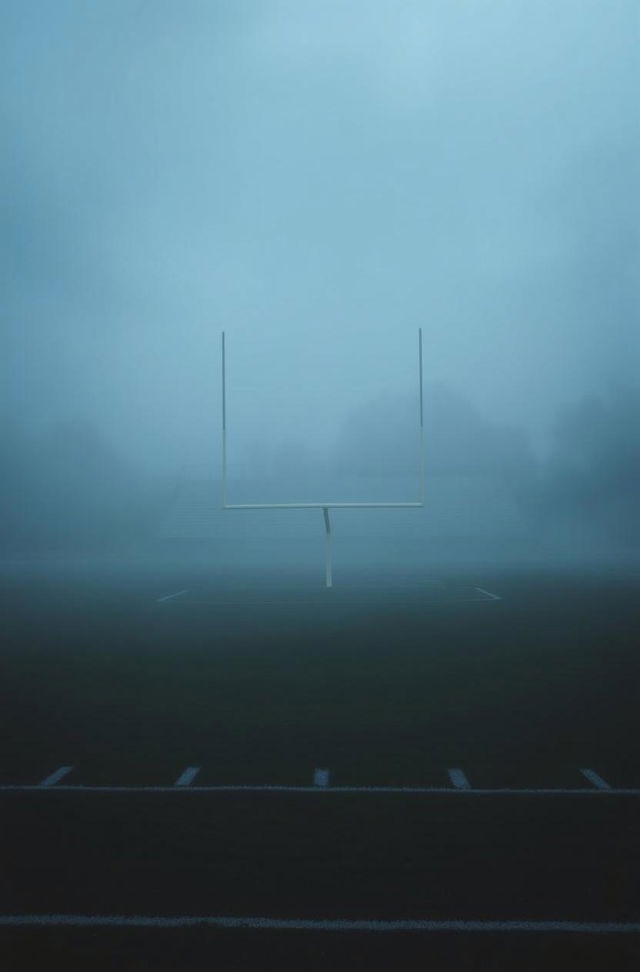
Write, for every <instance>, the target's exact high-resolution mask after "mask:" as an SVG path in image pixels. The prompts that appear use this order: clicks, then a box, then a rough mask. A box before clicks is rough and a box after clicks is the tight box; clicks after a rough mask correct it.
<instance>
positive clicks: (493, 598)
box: [474, 587, 502, 601]
mask: <svg viewBox="0 0 640 972" xmlns="http://www.w3.org/2000/svg"><path fill="white" fill-rule="evenodd" d="M474 591H479V593H480V594H484V595H485V596H486V597H488V598H489V600H490V601H501V600H502V598H501V597H499V595H498V594H492V593H491V591H485V589H484V588H483V587H474Z"/></svg>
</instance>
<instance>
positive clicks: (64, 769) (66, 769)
mask: <svg viewBox="0 0 640 972" xmlns="http://www.w3.org/2000/svg"><path fill="white" fill-rule="evenodd" d="M72 769H73V766H61V767H60V768H59V769H57V770H54V772H53V773H50V774H49V776H45V778H44V779H43V780H42V782H41V783H38V786H55V785H56V783H57V782H58V780H61V779H62V777H63V776H66V775H67V773H70V772H71V770H72Z"/></svg>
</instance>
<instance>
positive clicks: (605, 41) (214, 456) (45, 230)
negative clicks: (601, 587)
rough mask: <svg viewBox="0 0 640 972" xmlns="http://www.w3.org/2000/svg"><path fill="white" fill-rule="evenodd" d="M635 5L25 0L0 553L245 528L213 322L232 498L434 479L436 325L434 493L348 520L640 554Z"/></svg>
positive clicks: (6, 295)
mask: <svg viewBox="0 0 640 972" xmlns="http://www.w3.org/2000/svg"><path fill="white" fill-rule="evenodd" d="M639 20H640V18H639V16H638V7H637V4H636V3H635V0H611V2H608V3H602V2H596V0H535V2H533V0H496V2H494V3H491V4H483V5H478V4H475V3H472V2H470V0H431V2H429V0H420V2H418V0H416V2H413V0H407V2H404V3H400V4H398V3H392V2H390V0H373V2H365V0H354V2H350V3H341V2H338V0H323V2H320V0H309V2H304V3H299V2H296V0H288V2H284V0H281V2H278V0H240V2H237V0H226V2H223V0H214V2H199V0H185V2H182V3H179V4H178V3H172V2H165V0H162V2H160V0H158V2H131V0H110V2H95V3H89V4H88V3H84V2H81V0H62V2H59V3H56V4H51V3H47V2H44V0H27V2H24V0H21V2H17V0H7V2H5V3H4V4H3V5H2V12H1V14H0V49H1V57H0V61H1V65H2V67H1V71H2V84H1V86H0V108H1V111H2V119H3V131H4V139H3V142H4V151H3V153H2V155H1V157H0V194H1V198H2V213H3V216H2V221H1V224H0V236H1V240H2V325H1V330H0V351H1V353H0V372H1V373H0V387H1V389H2V390H1V397H0V457H1V458H0V461H1V465H2V480H1V482H0V523H1V525H0V548H1V549H2V550H3V551H4V552H5V554H10V555H14V554H15V553H20V552H34V551H49V550H67V549H70V550H71V549H73V550H78V549H82V550H86V549H103V548H105V547H108V548H110V549H113V548H116V549H121V548H132V547H135V548H137V547H142V548H143V547H145V545H146V546H148V545H150V544H151V545H154V544H157V543H159V542H160V543H165V544H171V542H174V541H179V540H198V539H205V540H206V541H207V542H208V543H210V544H211V545H215V544H216V543H217V544H218V546H220V547H221V548H223V549H227V548H226V547H225V544H226V545H227V546H229V545H230V544H231V543H232V541H233V538H234V531H236V532H237V533H238V535H240V534H243V535H244V534H246V533H247V531H250V529H253V527H252V526H251V527H248V526H247V525H246V523H247V522H250V523H251V524H254V523H257V522H258V521H257V520H256V519H255V517H254V515H253V514H252V515H251V516H252V518H251V520H250V521H245V522H244V523H241V520H239V519H237V518H238V517H240V518H241V517H242V513H240V512H232V511H229V512H227V513H220V514H219V506H220V488H219V479H220V474H221V467H220V426H221V380H220V334H221V331H222V330H224V331H225V333H226V337H227V348H228V362H227V363H228V372H227V379H228V433H229V479H230V499H231V500H233V499H234V498H235V499H237V500H238V501H243V500H244V501H257V502H259V501H260V500H261V499H266V500H268V501H272V502H287V501H307V502H308V501H321V500H341V499H345V500H357V499H361V500H371V501H373V500H399V501H410V500H412V499H415V498H417V496H418V495H419V458H418V414H419V413H418V360H417V347H418V346H417V331H418V328H421V329H422V339H423V349H424V418H425V457H426V509H425V513H424V517H422V514H421V513H419V514H418V518H417V519H416V517H415V516H414V511H411V512H409V511H402V510H398V511H394V512H393V513H391V512H389V513H385V514H384V516H382V515H380V514H378V513H376V512H375V511H374V513H369V512H367V513H366V515H365V514H364V512H363V513H362V514H361V513H360V511H353V512H350V513H349V514H348V515H347V513H346V512H345V513H343V515H342V516H341V518H339V523H338V530H341V531H342V532H343V535H344V536H346V537H348V535H349V534H348V531H349V529H351V528H353V530H355V531H356V533H357V531H358V530H360V531H361V532H363V533H370V534H376V531H377V530H378V524H381V526H380V536H381V537H386V538H387V539H388V538H392V539H393V538H395V539H396V540H397V542H398V544H399V548H398V549H400V550H401V551H402V550H404V549H405V547H404V546H403V544H405V546H406V549H409V540H411V542H412V543H413V546H412V547H411V550H412V551H413V552H412V556H413V557H415V556H416V554H415V550H416V549H418V550H421V549H422V547H421V544H422V543H423V541H424V549H425V550H427V548H428V544H429V538H433V537H438V538H439V539H440V542H441V543H442V544H444V545H445V546H446V544H447V542H448V540H449V539H450V540H451V541H452V542H453V541H455V544H454V545H453V548H452V549H454V550H455V549H459V546H456V544H458V545H459V544H460V543H461V542H464V541H465V540H466V539H468V538H471V539H473V538H479V537H480V538H482V545H483V546H482V549H483V551H485V552H486V551H490V550H492V549H495V550H499V549H502V545H504V543H505V542H506V541H509V542H511V541H513V543H514V544H515V545H516V546H515V547H509V550H511V551H512V550H513V549H516V548H517V550H518V551H519V554H520V555H522V556H524V555H526V553H527V551H536V552H538V553H540V552H541V553H543V554H544V555H545V556H546V555H552V554H553V553H555V552H560V553H566V552H567V551H573V552H575V554H576V556H578V557H581V556H584V557H585V558H587V557H591V556H592V555H594V554H598V553H606V554H607V555H610V554H614V555H616V556H618V555H619V556H627V555H633V554H635V553H637V551H638V548H639V547H640V515H639V512H638V499H637V497H638V487H639V486H640V421H639V419H640V379H639V377H638V376H639V374H640V368H639V365H640V336H639V335H640V329H639V328H638V324H637V316H638V302H639V301H638V298H639V296H640V294H639V279H640V275H639V270H640V258H639V248H638V235H639V230H638V227H639V226H640V212H639V208H640V202H639V200H640V192H639V189H640V185H639V181H640V180H639V178H638V172H639V171H640V166H639V162H640V151H639V148H640V131H639V124H640V123H639V121H638V112H637V91H638V82H639V81H640V70H639V67H638V53H637V52H638V39H639V38H638V34H639ZM209 509H210V511H211V515H209V513H208V510H209ZM316 513H317V511H315V513H314V516H315V514H316ZM265 516H266V519H265V520H264V522H268V516H267V515H265ZM358 517H360V519H358ZM420 517H422V519H421V518H420ZM229 518H231V519H229ZM263 519H264V518H263ZM315 519H318V517H317V516H315ZM356 520H357V523H356ZM260 522H262V521H260ZM273 523H274V526H273V529H272V533H271V534H269V535H267V534H265V535H264V536H262V538H261V535H260V533H259V529H261V528H258V535H257V540H256V542H258V543H261V544H263V545H264V546H265V548H266V549H267V550H268V549H269V545H270V544H271V545H273V544H276V543H281V549H282V545H284V547H285V548H286V544H287V543H291V544H292V546H291V551H292V553H291V556H292V557H295V556H296V555H297V554H296V552H295V551H297V549H298V548H297V547H295V544H294V543H293V542H294V541H295V540H296V538H297V537H299V538H300V539H304V537H305V536H306V533H305V530H306V525H305V524H306V520H305V519H304V518H300V517H297V514H296V513H295V512H294V511H291V513H287V514H286V515H285V519H282V518H280V519H278V520H277V521H273ZM314 523H315V520H314ZM185 524H187V526H185ZM279 524H285V526H284V527H283V528H282V529H283V530H284V535H283V538H282V540H281V541H278V537H279V536H280V534H279V532H278V531H279V530H280V526H279ZM354 524H355V525H354ZM316 528H317V534H318V538H319V537H321V530H322V527H321V522H320V520H318V523H317V524H316V525H315V526H314V527H313V529H314V530H315V529H316ZM281 532H282V531H281ZM403 538H404V539H403ZM354 542H355V541H354ZM416 545H417V547H416ZM234 549H236V548H235V547H234ZM376 549H377V548H376V547H375V545H374V546H373V547H372V548H371V551H370V552H369V554H368V556H370V557H372V558H373V559H374V560H375V557H376V556H377V554H376ZM474 549H475V548H474ZM234 556H241V554H234Z"/></svg>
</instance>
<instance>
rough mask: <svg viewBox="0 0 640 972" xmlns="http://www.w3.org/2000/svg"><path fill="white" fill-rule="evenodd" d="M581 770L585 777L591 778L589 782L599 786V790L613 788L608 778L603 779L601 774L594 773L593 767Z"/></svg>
mask: <svg viewBox="0 0 640 972" xmlns="http://www.w3.org/2000/svg"><path fill="white" fill-rule="evenodd" d="M580 772H581V773H582V775H583V776H584V778H585V779H587V780H589V783H593V785H594V786H595V787H597V789H598V790H610V789H611V787H610V786H609V784H608V783H607V782H606V780H603V779H602V777H601V776H598V774H597V773H594V771H593V770H591V769H583V770H580Z"/></svg>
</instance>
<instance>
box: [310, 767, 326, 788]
mask: <svg viewBox="0 0 640 972" xmlns="http://www.w3.org/2000/svg"><path fill="white" fill-rule="evenodd" d="M313 783H314V786H329V770H328V769H316V770H314V771H313Z"/></svg>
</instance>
